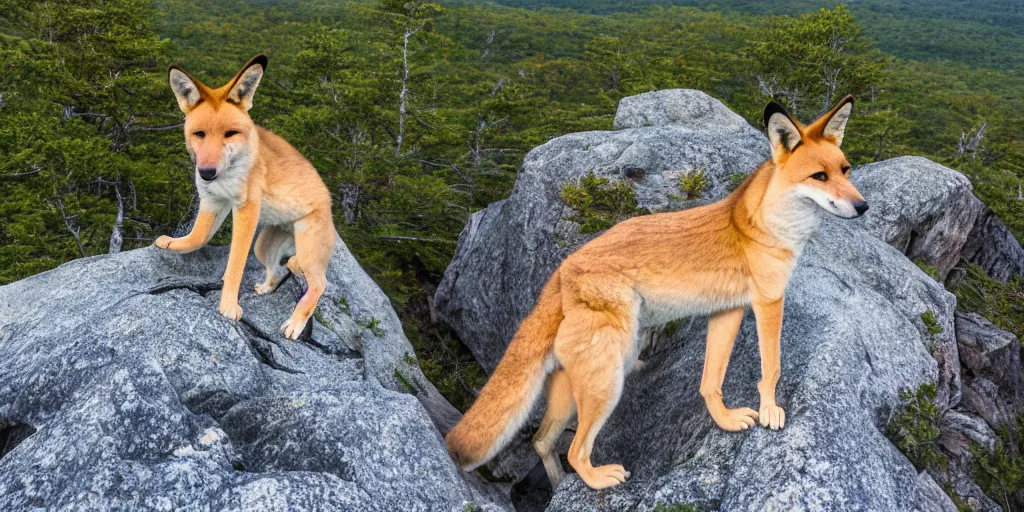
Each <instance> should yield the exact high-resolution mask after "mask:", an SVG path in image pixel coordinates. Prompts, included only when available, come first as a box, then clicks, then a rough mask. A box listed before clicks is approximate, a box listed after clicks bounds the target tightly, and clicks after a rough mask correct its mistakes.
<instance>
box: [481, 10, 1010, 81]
mask: <svg viewBox="0 0 1024 512" xmlns="http://www.w3.org/2000/svg"><path fill="white" fill-rule="evenodd" d="M496 1H497V3H499V4H502V5H507V6H509V7H521V8H527V9H544V8H558V9H571V10H573V11H577V12H583V13H590V14H612V13H619V12H640V11H643V10H645V9H648V8H650V7H655V6H656V7H669V6H684V7H699V8H701V9H703V10H707V11H727V12H737V13H748V14H757V15H791V16H793V15H801V14H807V13H810V12H814V11H816V10H818V9H821V8H826V9H831V8H834V7H835V6H837V5H840V4H846V5H848V6H849V8H850V10H851V11H852V12H853V13H854V15H856V16H857V20H858V21H859V23H860V24H861V25H862V26H863V27H864V30H865V32H866V33H867V35H868V36H870V37H871V38H872V39H874V40H876V41H878V46H879V48H881V49H882V50H883V51H884V52H886V53H888V54H890V55H894V56H897V57H900V58H904V59H911V60H921V61H943V60H951V61H956V62H962V63H965V64H969V65H972V66H979V67H989V68H993V69H1002V70H1006V71H1009V72H1016V73H1019V72H1020V69H1021V64H1022V63H1024V56H1022V53H1021V50H1022V49H1024V35H1022V34H1024V5H1022V4H1020V3H1017V2H1010V1H1002V0H983V1H979V2H970V3H965V2H961V1H957V0H936V1H928V0H910V1H902V2H892V1H886V0H851V1H845V2H843V1H837V0H826V1H821V0H815V1H811V2H795V1H782V2H772V1H764V0H645V1H640V2H629V1H622V0H598V1H593V2H592V1H587V0H496Z"/></svg>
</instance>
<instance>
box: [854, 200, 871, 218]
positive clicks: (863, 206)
mask: <svg viewBox="0 0 1024 512" xmlns="http://www.w3.org/2000/svg"><path fill="white" fill-rule="evenodd" d="M853 209H854V210H857V215H864V212H866V211H868V202H867V201H857V202H856V203H853Z"/></svg>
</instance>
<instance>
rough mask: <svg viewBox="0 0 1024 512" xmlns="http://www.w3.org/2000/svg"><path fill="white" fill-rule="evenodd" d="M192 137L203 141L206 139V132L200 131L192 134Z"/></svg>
mask: <svg viewBox="0 0 1024 512" xmlns="http://www.w3.org/2000/svg"><path fill="white" fill-rule="evenodd" d="M192 135H195V136H196V137H199V138H200V139H201V138H203V137H206V132H204V131H202V130H199V131H195V132H192Z"/></svg>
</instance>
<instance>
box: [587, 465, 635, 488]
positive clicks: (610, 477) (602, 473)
mask: <svg viewBox="0 0 1024 512" xmlns="http://www.w3.org/2000/svg"><path fill="white" fill-rule="evenodd" d="M579 475H580V478H582V479H583V483H585V484H587V487H590V488H591V489H594V490H598V489H604V488H606V487H612V486H615V485H619V484H621V483H622V482H625V481H626V479H627V478H629V471H626V468H624V467H622V466H620V465H618V464H608V465H606V466H598V467H596V468H590V469H589V470H586V471H581V472H579Z"/></svg>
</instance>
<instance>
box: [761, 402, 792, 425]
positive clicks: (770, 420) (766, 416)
mask: <svg viewBox="0 0 1024 512" xmlns="http://www.w3.org/2000/svg"><path fill="white" fill-rule="evenodd" d="M761 426H762V427H767V428H770V429H772V430H779V429H780V428H782V427H784V426H786V411H784V410H782V407H779V406H778V405H775V404H765V405H762V406H761Z"/></svg>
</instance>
